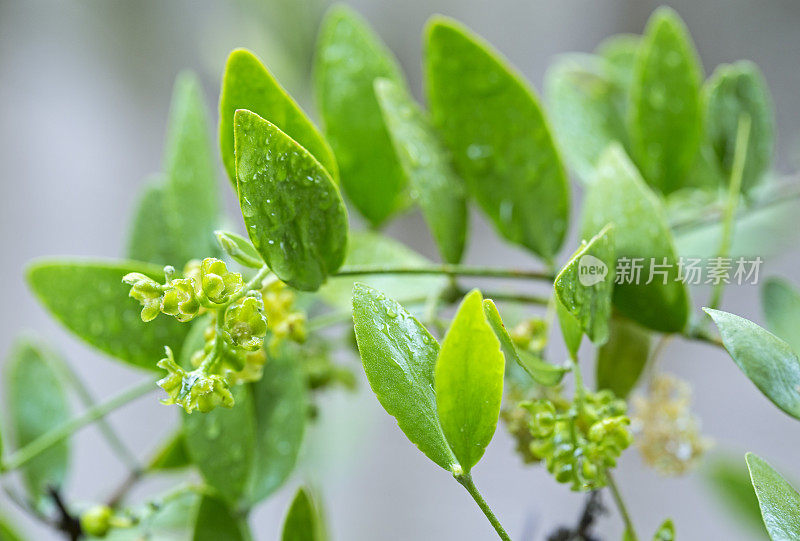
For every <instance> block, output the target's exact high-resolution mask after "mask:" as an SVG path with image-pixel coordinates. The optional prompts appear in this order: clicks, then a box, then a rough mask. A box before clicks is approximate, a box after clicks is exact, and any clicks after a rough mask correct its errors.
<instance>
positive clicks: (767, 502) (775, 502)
mask: <svg viewBox="0 0 800 541" xmlns="http://www.w3.org/2000/svg"><path fill="white" fill-rule="evenodd" d="M745 459H746V460H747V467H748V468H749V469H750V479H751V480H752V482H753V488H754V489H755V491H756V496H757V497H758V503H759V506H760V507H761V516H762V518H763V519H764V526H766V527H767V532H769V536H770V538H771V539H772V541H796V540H797V539H800V494H798V493H797V490H795V489H794V487H792V485H790V484H789V483H788V482H786V479H784V478H783V477H781V474H779V473H778V472H776V471H775V470H774V469H773V468H772V466H770V465H769V464H767V462H766V461H765V460H764V459H762V458H761V457H759V456H757V455H754V454H753V453H747V455H745Z"/></svg>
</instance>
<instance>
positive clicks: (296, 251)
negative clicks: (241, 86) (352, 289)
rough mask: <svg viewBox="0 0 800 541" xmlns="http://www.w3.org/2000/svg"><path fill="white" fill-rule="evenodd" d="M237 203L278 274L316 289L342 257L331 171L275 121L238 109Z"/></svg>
mask: <svg viewBox="0 0 800 541" xmlns="http://www.w3.org/2000/svg"><path fill="white" fill-rule="evenodd" d="M234 122H235V124H236V172H237V174H238V178H239V203H240V205H241V208H242V215H243V216H244V222H245V225H247V233H248V235H249V236H250V240H251V241H252V242H253V246H254V247H255V249H256V250H257V251H258V253H259V254H261V257H262V259H263V260H264V261H265V262H266V263H267V265H269V268H270V269H271V270H272V272H274V273H275V274H276V275H277V276H278V278H280V279H281V280H283V281H284V282H286V283H287V284H289V285H291V286H292V287H295V288H297V289H301V290H305V291H314V290H316V289H318V288H319V286H320V285H321V284H322V283H323V282H324V281H325V279H326V278H327V276H328V275H330V274H332V273H333V272H335V271H336V270H337V269H338V268H339V266H340V265H341V264H342V261H344V256H345V250H346V248H347V229H348V227H347V211H345V208H344V203H343V202H342V198H341V196H340V195H339V190H338V189H337V188H336V185H335V184H334V183H333V180H332V179H331V177H330V175H329V174H328V173H327V172H326V171H325V169H324V168H323V167H322V166H321V165H320V163H319V162H318V161H317V160H315V159H314V157H313V156H312V155H311V154H309V153H308V151H306V150H305V149H304V148H303V147H301V146H299V145H298V144H297V143H295V142H294V141H293V140H292V139H290V138H289V137H288V136H287V135H286V134H284V133H283V132H282V131H280V130H279V129H278V128H277V127H276V126H275V125H273V124H270V123H269V122H267V121H266V120H264V119H262V118H261V117H259V116H258V115H256V114H254V113H251V112H250V111H243V110H239V111H236V115H235V120H234Z"/></svg>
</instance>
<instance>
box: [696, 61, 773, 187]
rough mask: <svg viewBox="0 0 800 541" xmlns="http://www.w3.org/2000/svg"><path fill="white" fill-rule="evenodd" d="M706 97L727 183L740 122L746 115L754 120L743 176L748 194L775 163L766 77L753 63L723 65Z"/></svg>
mask: <svg viewBox="0 0 800 541" xmlns="http://www.w3.org/2000/svg"><path fill="white" fill-rule="evenodd" d="M704 95H705V107H706V133H707V138H708V139H709V142H710V144H711V148H712V149H713V153H714V157H715V158H716V160H717V165H718V167H719V168H720V169H721V171H722V173H723V175H724V178H725V181H726V182H727V181H729V180H730V177H731V169H732V167H733V154H734V150H735V147H736V132H737V130H738V128H739V119H740V117H741V116H742V115H747V116H749V117H750V135H749V137H748V140H747V141H748V144H747V153H746V158H745V163H744V171H743V174H742V192H745V193H747V192H748V191H749V190H750V188H752V187H753V186H755V185H756V184H757V183H758V181H759V180H761V178H762V177H763V176H764V174H765V173H766V172H767V171H768V170H769V168H770V164H771V162H772V152H773V143H774V137H775V118H774V115H773V112H772V99H771V97H770V94H769V88H768V87H767V83H766V81H765V80H764V76H763V75H762V74H761V71H760V70H759V69H758V66H756V65H755V64H753V63H752V62H747V61H740V62H736V63H735V64H723V65H721V66H719V67H718V68H717V69H716V70H714V73H713V74H712V75H711V77H710V78H709V80H708V81H707V82H706V84H705V88H704Z"/></svg>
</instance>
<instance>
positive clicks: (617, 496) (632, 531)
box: [606, 470, 639, 541]
mask: <svg viewBox="0 0 800 541" xmlns="http://www.w3.org/2000/svg"><path fill="white" fill-rule="evenodd" d="M606 478H607V479H608V488H609V489H610V490H611V496H613V498H614V503H615V504H616V506H617V510H618V511H619V514H620V516H621V517H622V522H624V523H625V529H626V530H627V531H628V539H630V541H638V540H639V538H638V537H637V536H636V528H634V526H633V521H632V520H631V515H630V514H629V513H628V508H627V507H626V506H625V501H624V500H623V499H622V494H621V493H620V491H619V488H617V483H616V481H614V476H613V475H612V474H611V470H606Z"/></svg>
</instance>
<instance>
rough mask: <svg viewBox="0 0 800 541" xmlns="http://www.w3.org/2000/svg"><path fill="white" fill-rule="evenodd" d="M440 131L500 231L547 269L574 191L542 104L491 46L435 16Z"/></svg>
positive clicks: (431, 75) (433, 70)
mask: <svg viewBox="0 0 800 541" xmlns="http://www.w3.org/2000/svg"><path fill="white" fill-rule="evenodd" d="M425 36H426V37H425V41H426V43H425V51H426V53H425V61H424V62H425V74H426V79H427V83H428V85H427V87H428V101H429V103H430V109H431V115H432V119H433V125H434V126H436V127H437V128H438V129H439V131H440V133H441V135H442V137H443V140H444V142H445V144H446V145H447V147H448V148H449V149H450V151H451V152H452V157H453V163H454V165H455V168H456V171H457V172H458V173H460V174H461V176H462V177H463V178H464V180H465V181H466V183H467V186H468V188H469V190H470V192H471V195H472V196H473V197H474V198H475V199H476V200H477V201H478V203H480V205H481V207H482V208H483V210H484V212H486V214H487V215H488V216H489V218H491V220H492V222H493V223H494V225H495V227H496V228H497V230H498V231H499V232H500V234H501V235H502V236H503V237H505V238H506V239H507V240H509V241H511V242H513V243H515V244H519V245H522V246H524V247H525V248H528V249H529V250H531V251H533V252H534V253H536V254H538V255H540V256H541V257H542V258H544V259H545V260H547V261H548V262H549V261H551V260H552V259H553V256H554V255H555V254H556V252H558V249H559V248H560V247H561V243H562V242H563V240H564V235H565V233H566V230H567V222H568V214H569V185H568V183H567V177H566V173H565V171H564V167H563V164H562V163H561V159H560V157H559V155H558V152H557V151H556V148H555V144H554V142H553V138H552V136H551V134H550V129H549V126H548V124H547V121H546V119H545V118H544V115H543V112H542V109H541V107H540V105H539V100H538V98H537V97H536V95H535V93H534V91H533V89H532V88H531V87H530V86H529V85H528V83H527V82H526V81H525V80H524V79H523V78H522V76H521V75H520V74H519V73H518V72H517V71H516V70H515V69H514V68H513V67H512V66H511V65H510V64H509V63H508V62H507V61H506V60H505V59H504V58H502V57H501V56H500V54H499V53H498V52H496V51H495V50H494V49H493V48H492V47H491V45H489V44H488V43H487V42H485V41H484V40H483V39H482V38H480V37H478V36H477V35H475V34H474V33H472V32H471V31H470V30H469V29H467V28H466V27H464V26H462V25H461V24H459V23H457V22H455V21H453V20H451V19H446V18H443V17H434V18H433V19H431V20H430V21H429V23H428V27H427V29H426V31H425Z"/></svg>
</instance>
